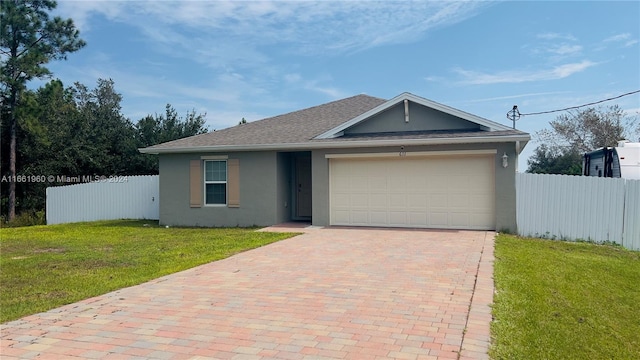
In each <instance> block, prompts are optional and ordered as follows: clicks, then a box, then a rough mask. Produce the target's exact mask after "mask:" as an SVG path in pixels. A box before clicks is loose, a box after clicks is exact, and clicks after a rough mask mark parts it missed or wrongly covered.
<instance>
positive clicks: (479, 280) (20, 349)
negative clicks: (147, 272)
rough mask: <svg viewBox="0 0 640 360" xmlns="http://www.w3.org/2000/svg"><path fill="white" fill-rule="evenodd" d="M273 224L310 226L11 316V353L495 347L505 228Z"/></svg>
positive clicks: (263, 354)
mask: <svg viewBox="0 0 640 360" xmlns="http://www.w3.org/2000/svg"><path fill="white" fill-rule="evenodd" d="M266 231H304V232H305V234H303V235H300V236H297V237H294V238H291V239H288V240H284V241H280V242H277V243H274V244H271V245H268V246H264V247H262V248H259V249H255V250H252V251H248V252H245V253H241V254H238V255H235V256H233V257H231V258H228V259H225V260H221V261H217V262H213V263H210V264H206V265H203V266H199V267H197V268H193V269H190V270H187V271H183V272H181V273H177V274H173V275H169V276H165V277H162V278H159V279H156V280H153V281H150V282H148V283H145V284H142V285H139V286H134V287H130V288H126V289H122V290H119V291H115V292H112V293H109V294H106V295H103V296H98V297H95V298H92V299H88V300H84V301H81V302H78V303H74V304H70V305H67V306H64V307H61V308H58V309H55V310H51V311H48V312H45V313H41V314H36V315H32V316H28V317H25V318H23V319H20V320H16V321H12V322H9V323H6V324H3V325H2V326H1V328H0V329H1V344H0V345H1V346H0V356H1V357H2V359H13V358H21V359H34V358H37V359H78V358H83V359H205V358H211V359H302V358H312V359H389V358H395V359H467V358H468V359H485V358H488V356H487V354H486V352H487V349H488V346H489V342H490V336H489V323H490V321H491V310H490V308H489V304H491V302H492V296H493V280H492V271H493V238H494V235H495V234H494V233H492V232H482V231H434V230H391V229H349V228H326V229H317V228H300V227H297V228H290V227H286V226H284V227H283V226H278V227H272V228H270V229H266ZM465 329H466V330H465Z"/></svg>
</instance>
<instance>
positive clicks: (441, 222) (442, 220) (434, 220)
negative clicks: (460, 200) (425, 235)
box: [429, 211, 449, 228]
mask: <svg viewBox="0 0 640 360" xmlns="http://www.w3.org/2000/svg"><path fill="white" fill-rule="evenodd" d="M447 225H449V214H447V213H446V212H437V211H431V212H429V226H432V227H438V228H440V227H446V226H447Z"/></svg>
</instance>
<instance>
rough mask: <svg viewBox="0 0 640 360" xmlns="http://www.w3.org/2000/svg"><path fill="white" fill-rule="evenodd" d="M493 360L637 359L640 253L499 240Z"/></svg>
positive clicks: (584, 245) (505, 237) (585, 245)
mask: <svg viewBox="0 0 640 360" xmlns="http://www.w3.org/2000/svg"><path fill="white" fill-rule="evenodd" d="M495 256H496V261H495V265H494V266H495V270H494V279H495V286H496V291H497V293H496V295H495V297H494V305H493V314H494V321H493V323H492V324H491V332H492V336H493V345H492V348H491V351H490V355H491V358H493V359H640V252H633V251H628V250H625V249H624V248H621V247H613V246H604V245H596V244H589V243H571V242H563V241H552V240H539V239H525V238H517V237H515V236H511V235H504V234H501V235H499V236H498V237H497V239H496V250H495Z"/></svg>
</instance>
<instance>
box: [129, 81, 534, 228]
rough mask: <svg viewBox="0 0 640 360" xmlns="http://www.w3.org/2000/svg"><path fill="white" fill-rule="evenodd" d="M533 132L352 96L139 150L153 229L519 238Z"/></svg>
mask: <svg viewBox="0 0 640 360" xmlns="http://www.w3.org/2000/svg"><path fill="white" fill-rule="evenodd" d="M529 140H530V136H529V134H527V133H525V132H522V131H519V130H515V129H512V128H510V127H508V126H505V125H501V124H498V123H496V122H493V121H490V120H487V119H484V118H481V117H478V116H475V115H472V114H469V113H466V112H463V111H460V110H457V109H454V108H452V107H449V106H446V105H443V104H439V103H437V102H434V101H431V100H427V99H425V98H422V97H419V96H416V95H413V94H410V93H402V94H400V95H398V96H396V97H394V98H393V99H391V100H384V99H380V98H376V97H372V96H368V95H357V96H353V97H349V98H346V99H342V100H337V101H333V102H329V103H327V104H323V105H319V106H314V107H311V108H307V109H303V110H298V111H294V112H291V113H288V114H283V115H278V116H274V117H270V118H267V119H263V120H259V121H254V122H249V123H247V124H242V125H238V126H234V127H231V128H227V129H224V130H218V131H214V132H210V133H207V134H202V135H196V136H192V137H188V138H184V139H179V140H175V141H170V142H166V143H163V144H158V145H154V146H151V147H147V148H144V149H140V151H141V152H142V153H146V154H158V155H159V163H160V199H159V200H160V223H161V224H163V225H174V226H206V227H209V226H215V227H217V226H252V225H258V226H267V225H273V224H278V223H283V222H287V221H297V220H300V221H309V222H311V223H312V224H313V225H316V226H329V225H346V226H379V227H409V228H436V229H477V230H510V231H516V188H515V174H516V167H517V159H518V154H519V153H520V152H521V151H522V149H523V147H524V146H525V145H526V144H527V142H528V141H529Z"/></svg>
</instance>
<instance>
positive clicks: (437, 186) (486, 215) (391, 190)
mask: <svg viewBox="0 0 640 360" xmlns="http://www.w3.org/2000/svg"><path fill="white" fill-rule="evenodd" d="M330 167H331V171H330V173H331V175H330V176H331V178H330V192H331V196H330V201H331V204H330V206H331V209H330V216H331V224H336V225H338V224H339V225H368V226H410V227H431V228H459V229H493V228H494V227H495V205H494V204H495V185H494V184H495V182H494V157H493V156H486V155H485V156H470V157H469V156H467V157H462V156H449V157H424V158H413V157H411V158H400V159H398V158H380V159H356V158H354V159H330Z"/></svg>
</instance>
